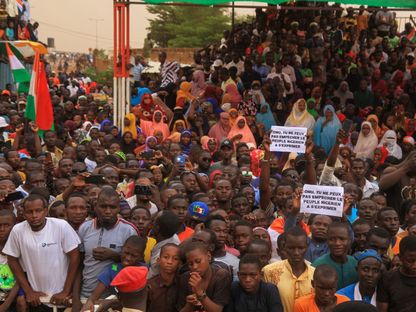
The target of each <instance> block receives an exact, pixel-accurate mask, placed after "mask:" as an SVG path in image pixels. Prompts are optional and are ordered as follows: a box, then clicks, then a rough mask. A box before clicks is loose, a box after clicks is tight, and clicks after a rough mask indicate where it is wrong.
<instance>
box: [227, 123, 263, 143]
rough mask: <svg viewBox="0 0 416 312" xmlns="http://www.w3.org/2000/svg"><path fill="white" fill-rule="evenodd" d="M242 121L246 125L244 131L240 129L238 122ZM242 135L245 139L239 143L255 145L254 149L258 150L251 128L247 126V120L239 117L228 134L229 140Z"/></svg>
mask: <svg viewBox="0 0 416 312" xmlns="http://www.w3.org/2000/svg"><path fill="white" fill-rule="evenodd" d="M240 120H244V122H245V125H244V127H243V128H242V129H240V128H239V127H238V122H239V121H240ZM238 134H241V135H242V136H243V137H242V138H241V139H240V140H238V142H244V143H252V144H253V145H254V148H257V143H256V140H255V139H254V136H253V133H252V132H251V130H250V128H249V127H248V125H247V120H246V118H245V117H244V116H238V117H237V119H236V121H235V124H234V126H233V127H232V128H231V131H230V133H228V139H230V140H231V139H232V138H233V137H235V136H236V135H238ZM235 143H236V142H234V144H235Z"/></svg>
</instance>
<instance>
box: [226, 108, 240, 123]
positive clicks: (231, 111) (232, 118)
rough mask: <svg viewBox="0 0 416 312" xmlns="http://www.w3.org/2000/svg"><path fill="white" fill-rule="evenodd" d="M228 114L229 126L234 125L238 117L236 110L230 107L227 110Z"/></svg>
mask: <svg viewBox="0 0 416 312" xmlns="http://www.w3.org/2000/svg"><path fill="white" fill-rule="evenodd" d="M228 115H229V116H230V126H231V127H234V125H235V123H236V121H237V118H238V110H236V109H235V108H231V109H229V110H228Z"/></svg>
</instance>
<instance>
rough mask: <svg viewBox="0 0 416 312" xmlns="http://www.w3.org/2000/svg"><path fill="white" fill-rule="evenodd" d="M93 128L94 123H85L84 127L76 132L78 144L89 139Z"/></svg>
mask: <svg viewBox="0 0 416 312" xmlns="http://www.w3.org/2000/svg"><path fill="white" fill-rule="evenodd" d="M91 127H92V122H90V121H84V123H83V124H82V127H81V128H80V129H78V130H76V131H75V132H77V134H78V135H77V136H78V142H82V141H84V140H86V139H88V133H89V132H90V129H91Z"/></svg>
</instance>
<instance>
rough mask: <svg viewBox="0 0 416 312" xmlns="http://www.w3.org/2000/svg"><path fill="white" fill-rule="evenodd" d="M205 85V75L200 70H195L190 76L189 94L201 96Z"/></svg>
mask: <svg viewBox="0 0 416 312" xmlns="http://www.w3.org/2000/svg"><path fill="white" fill-rule="evenodd" d="M206 87H207V84H206V82H205V75H204V72H203V71H202V70H196V71H194V73H193V74H192V87H191V94H192V95H193V96H195V97H199V96H201V95H202V94H203V93H204V92H205V88H206Z"/></svg>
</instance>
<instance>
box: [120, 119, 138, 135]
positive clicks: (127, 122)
mask: <svg viewBox="0 0 416 312" xmlns="http://www.w3.org/2000/svg"><path fill="white" fill-rule="evenodd" d="M126 132H130V133H131V135H132V136H133V140H136V139H137V133H138V131H137V125H136V116H134V114H133V113H127V114H126V116H125V117H124V127H123V135H124V133H126Z"/></svg>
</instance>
